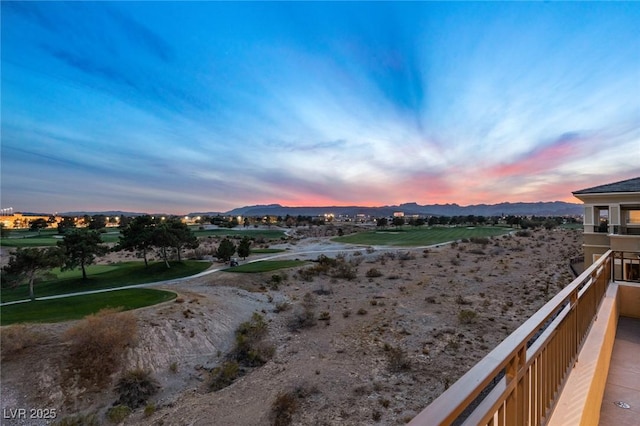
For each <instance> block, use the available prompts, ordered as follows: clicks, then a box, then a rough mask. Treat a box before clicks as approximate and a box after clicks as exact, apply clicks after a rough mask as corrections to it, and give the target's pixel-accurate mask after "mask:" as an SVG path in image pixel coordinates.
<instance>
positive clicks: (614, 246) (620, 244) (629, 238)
mask: <svg viewBox="0 0 640 426" xmlns="http://www.w3.org/2000/svg"><path fill="white" fill-rule="evenodd" d="M609 241H610V245H611V250H615V251H639V252H640V235H609Z"/></svg>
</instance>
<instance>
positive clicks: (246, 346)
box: [231, 312, 274, 366]
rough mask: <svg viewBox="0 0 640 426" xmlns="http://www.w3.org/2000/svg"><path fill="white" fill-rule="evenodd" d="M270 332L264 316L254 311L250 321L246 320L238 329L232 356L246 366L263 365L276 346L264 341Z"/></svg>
mask: <svg viewBox="0 0 640 426" xmlns="http://www.w3.org/2000/svg"><path fill="white" fill-rule="evenodd" d="M267 333H268V328H267V323H266V322H265V320H264V317H263V316H262V315H260V314H258V313H257V312H254V313H253V315H252V317H251V320H250V321H245V322H243V323H242V324H240V326H239V327H238V329H237V330H236V345H235V347H234V348H233V350H232V352H231V357H232V358H233V359H235V360H236V361H238V362H239V363H241V364H243V365H246V366H257V365H262V364H264V363H265V362H267V360H268V359H269V358H271V356H273V352H274V348H273V347H272V346H271V345H267V344H266V343H264V338H265V337H266V335H267Z"/></svg>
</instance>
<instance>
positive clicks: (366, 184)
mask: <svg viewBox="0 0 640 426" xmlns="http://www.w3.org/2000/svg"><path fill="white" fill-rule="evenodd" d="M1 7H2V10H1V12H2V52H1V55H2V88H1V95H2V99H1V102H2V103H1V107H2V117H1V125H2V140H1V142H2V152H1V155H2V158H1V160H2V161H1V166H2V169H1V179H2V181H1V190H2V192H1V197H2V198H1V203H2V207H3V208H7V207H13V208H14V210H15V211H37V212H55V211H58V212H62V211H70V210H91V211H98V210H111V209H121V210H128V211H147V212H165V213H175V214H185V213H188V212H194V211H226V210H230V209H232V208H234V207H239V206H243V205H251V204H265V203H281V204H283V205H289V206H303V205H368V206H375V205H387V204H398V203H403V202H417V203H419V204H434V203H458V204H461V205H468V204H479V203H498V202H505V201H510V202H518V201H555V200H564V201H573V202H578V200H577V199H575V198H573V197H572V195H571V191H574V190H578V189H583V188H587V187H591V186H595V185H600V184H605V183H610V182H614V181H618V180H623V179H628V178H631V177H635V176H638V175H640V26H638V22H640V3H634V2H629V3H623V2H615V3H611V2H608V3H604V2H578V3H554V2H544V3H541V2H535V3H520V2H516V3H491V2H481V3H469V2H460V3H457V2H442V3H440V2H410V3H380V2H377V3H364V2H355V3H340V2H330V3H329V2H326V3H325V2H314V3H306V2H277V3H269V2H267V3H248V2H244V3H240V2H180V3H177V2H175V3H174V2H130V3H127V2H125V3H119V2H97V3H93V2H92V3H89V2H86V3H85V2H72V3H63V2H46V3H37V2H24V3H13V2H4V1H3V2H2V3H1Z"/></svg>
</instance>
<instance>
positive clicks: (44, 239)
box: [0, 229, 120, 247]
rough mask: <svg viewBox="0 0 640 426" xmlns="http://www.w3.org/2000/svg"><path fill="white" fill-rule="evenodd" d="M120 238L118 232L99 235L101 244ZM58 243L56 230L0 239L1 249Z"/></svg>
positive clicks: (21, 232) (22, 232)
mask: <svg viewBox="0 0 640 426" xmlns="http://www.w3.org/2000/svg"><path fill="white" fill-rule="evenodd" d="M119 237H120V232H119V231H113V230H110V231H107V232H106V233H102V234H100V238H101V239H102V242H103V243H117V242H118V240H119ZM58 241H62V235H60V234H58V231H57V230H50V229H46V230H42V231H40V234H38V233H37V232H34V231H29V230H22V229H21V230H16V231H11V233H10V234H9V237H8V238H2V239H0V245H1V246H3V247H51V246H55V245H56V244H57V243H58Z"/></svg>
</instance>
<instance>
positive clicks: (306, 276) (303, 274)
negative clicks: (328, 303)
mask: <svg viewBox="0 0 640 426" xmlns="http://www.w3.org/2000/svg"><path fill="white" fill-rule="evenodd" d="M318 275H320V271H319V270H318V269H317V268H315V267H313V266H312V267H310V268H304V269H300V270H299V271H298V276H299V277H300V279H301V280H303V281H307V282H311V281H313V278H314V277H317V276H318Z"/></svg>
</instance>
